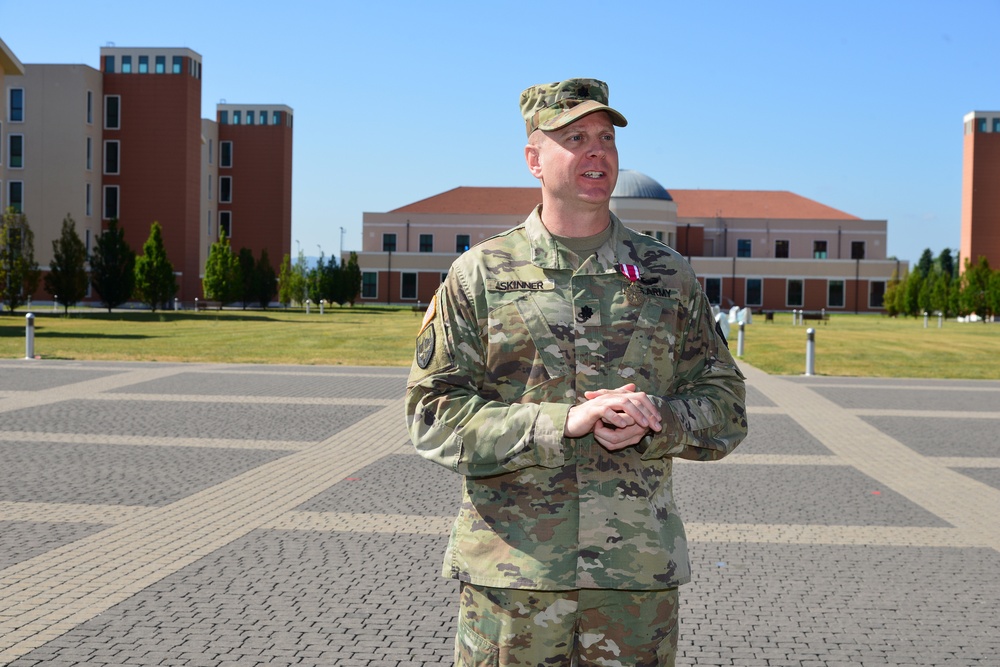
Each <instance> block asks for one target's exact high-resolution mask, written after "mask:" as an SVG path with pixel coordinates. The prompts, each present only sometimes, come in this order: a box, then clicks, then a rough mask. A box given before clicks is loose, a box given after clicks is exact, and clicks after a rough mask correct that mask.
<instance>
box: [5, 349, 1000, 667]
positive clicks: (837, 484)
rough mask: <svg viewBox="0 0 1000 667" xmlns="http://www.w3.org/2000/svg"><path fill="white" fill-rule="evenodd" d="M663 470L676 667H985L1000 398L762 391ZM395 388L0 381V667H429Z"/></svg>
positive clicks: (226, 375) (995, 547)
mask: <svg viewBox="0 0 1000 667" xmlns="http://www.w3.org/2000/svg"><path fill="white" fill-rule="evenodd" d="M743 368H744V370H745V372H746V374H747V377H748V397H747V398H748V405H749V409H750V417H751V423H750V436H749V437H748V439H747V440H746V442H745V443H744V444H742V445H741V446H740V447H739V448H738V449H737V450H736V452H735V453H734V454H733V455H732V456H730V457H729V458H728V459H726V460H724V461H722V462H718V463H691V462H686V461H679V462H678V463H677V464H676V468H675V470H676V481H675V494H676V496H677V499H678V503H679V505H680V508H681V512H682V515H683V516H684V518H685V520H686V523H687V527H688V535H689V538H690V541H691V551H692V560H693V565H694V568H695V573H694V580H693V582H692V583H691V584H689V585H687V586H685V587H684V588H682V593H681V600H682V608H681V640H680V652H681V657H680V658H679V661H678V664H680V665H737V666H742V667H757V666H802V667H821V666H822V667H832V666H835V665H836V666H847V665H862V666H868V665H977V666H983V665H1000V382H979V381H943V380H885V379H857V378H828V377H778V376H769V375H766V374H764V373H762V372H760V371H758V370H756V369H754V368H752V367H749V366H746V365H743ZM405 378H406V369H399V368H347V367H315V366H309V367H291V366H227V365H201V364H164V363H109V362H67V361H25V360H0V665H9V666H12V667H29V666H39V667H41V666H44V667H70V666H72V665H87V666H102V665H128V666H131V667H141V666H147V665H148V666H152V665H157V666H160V665H178V666H181V665H183V666H188V667H202V666H203V667H215V666H225V665H240V666H247V667H252V666H256V665H303V666H313V665H316V666H318V665H344V666H352V665H401V664H441V663H444V664H450V662H451V648H452V637H453V632H454V623H455V621H454V612H455V609H456V603H457V597H456V596H457V584H456V583H455V582H453V581H450V580H445V579H442V578H440V577H439V575H438V573H439V570H440V565H441V558H442V553H443V550H444V546H445V543H446V540H447V534H448V529H449V526H450V523H451V517H452V516H453V514H454V512H455V509H456V507H457V503H458V498H459V484H460V478H459V477H458V476H456V475H453V474H451V473H449V472H447V471H445V470H443V469H440V468H438V467H436V466H434V465H433V464H430V463H427V462H425V461H424V460H422V459H421V458H420V457H419V456H417V455H416V454H415V453H414V452H413V449H412V447H411V445H410V444H409V441H408V439H407V436H406V433H405V430H404V423H403V417H402V395H403V389H404V384H405Z"/></svg>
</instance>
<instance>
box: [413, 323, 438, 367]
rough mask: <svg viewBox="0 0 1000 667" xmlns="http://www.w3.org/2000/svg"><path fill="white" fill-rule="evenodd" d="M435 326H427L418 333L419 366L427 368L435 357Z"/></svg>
mask: <svg viewBox="0 0 1000 667" xmlns="http://www.w3.org/2000/svg"><path fill="white" fill-rule="evenodd" d="M434 342H435V336H434V327H426V328H425V329H424V330H423V331H421V332H420V333H419V334H417V366H419V367H420V368H421V369H426V368H427V366H429V365H430V363H431V359H433V358H434Z"/></svg>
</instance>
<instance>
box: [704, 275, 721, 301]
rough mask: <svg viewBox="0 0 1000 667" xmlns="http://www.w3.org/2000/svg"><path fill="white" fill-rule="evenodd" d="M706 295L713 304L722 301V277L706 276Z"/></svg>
mask: <svg viewBox="0 0 1000 667" xmlns="http://www.w3.org/2000/svg"><path fill="white" fill-rule="evenodd" d="M705 296H707V297H708V302H709V303H711V304H713V305H716V306H717V305H719V304H720V303H722V278H705Z"/></svg>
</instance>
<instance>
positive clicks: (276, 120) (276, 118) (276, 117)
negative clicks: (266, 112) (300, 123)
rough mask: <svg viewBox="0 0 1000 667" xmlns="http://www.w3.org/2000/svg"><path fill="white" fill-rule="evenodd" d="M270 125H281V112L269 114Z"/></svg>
mask: <svg viewBox="0 0 1000 667" xmlns="http://www.w3.org/2000/svg"><path fill="white" fill-rule="evenodd" d="M271 125H281V112H280V111H275V112H274V113H272V114H271Z"/></svg>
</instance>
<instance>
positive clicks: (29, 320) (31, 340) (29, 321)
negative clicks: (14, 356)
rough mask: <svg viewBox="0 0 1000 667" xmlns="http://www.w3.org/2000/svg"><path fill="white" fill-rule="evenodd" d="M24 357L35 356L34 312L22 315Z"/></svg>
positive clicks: (31, 357)
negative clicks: (23, 321)
mask: <svg viewBox="0 0 1000 667" xmlns="http://www.w3.org/2000/svg"><path fill="white" fill-rule="evenodd" d="M24 320H25V323H24V358H25V359H34V358H35V314H34V313H28V314H27V315H25V316H24Z"/></svg>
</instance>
